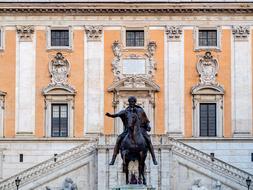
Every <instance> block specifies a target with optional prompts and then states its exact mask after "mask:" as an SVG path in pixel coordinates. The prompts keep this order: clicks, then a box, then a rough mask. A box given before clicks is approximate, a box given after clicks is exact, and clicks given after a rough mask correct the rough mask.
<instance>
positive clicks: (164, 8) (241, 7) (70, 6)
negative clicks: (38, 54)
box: [0, 2, 253, 16]
mask: <svg viewBox="0 0 253 190" xmlns="http://www.w3.org/2000/svg"><path fill="white" fill-rule="evenodd" d="M200 13H203V14H221V15H227V14H228V15H235V14H243V15H251V14H252V13H253V3H248V2H247V3H243V2H241V3H225V2H224V3H211V2H209V3H208V2H205V3H196V2H195V3H186V2H185V3H183V2H182V3H178V2H177V3H175V2H174V3H173V2H168V3H164V2H163V3H154V2H153V3H135V4H134V7H133V4H132V3H87V2H83V3H80V2H79V3H78V2H76V3H70V2H68V3H67V2H65V3H64V2H61V3H60V2H57V3H32V2H31V3H0V15H11V16H12V15H14V14H19V15H34V14H39V15H41V14H42V15H48V14H54V15H57V14H60V15H62V14H63V15H101V14H102V15H106V14H107V15H108V14H110V15H111V14H113V15H115V14H117V15H119V14H120V15H122V14H149V15H150V14H156V15H175V14H185V15H188V16H189V14H193V15H198V14H200Z"/></svg>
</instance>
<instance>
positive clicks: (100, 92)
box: [84, 26, 104, 134]
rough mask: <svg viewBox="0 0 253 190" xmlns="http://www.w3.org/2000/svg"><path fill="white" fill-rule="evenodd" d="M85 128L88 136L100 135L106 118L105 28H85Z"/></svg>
mask: <svg viewBox="0 0 253 190" xmlns="http://www.w3.org/2000/svg"><path fill="white" fill-rule="evenodd" d="M85 31H86V37H85V54H84V55H85V58H86V59H85V61H84V63H85V68H84V73H85V84H84V89H85V95H84V99H85V105H84V108H85V111H84V118H85V126H84V131H85V133H86V134H91V133H100V132H101V130H102V126H103V123H104V121H103V118H104V111H103V110H104V107H103V105H104V54H103V50H104V47H103V44H104V42H103V41H104V40H103V27H102V26H85Z"/></svg>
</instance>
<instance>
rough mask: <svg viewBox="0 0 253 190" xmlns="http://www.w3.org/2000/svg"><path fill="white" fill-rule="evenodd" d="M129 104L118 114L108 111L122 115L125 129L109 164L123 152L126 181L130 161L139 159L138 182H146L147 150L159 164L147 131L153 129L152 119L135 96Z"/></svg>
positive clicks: (118, 139)
mask: <svg viewBox="0 0 253 190" xmlns="http://www.w3.org/2000/svg"><path fill="white" fill-rule="evenodd" d="M128 102H129V106H128V107H127V108H126V109H124V110H121V111H120V112H118V113H116V114H110V113H108V112H107V113H106V116H108V117H112V118H116V117H120V118H121V120H122V122H123V125H124V131H123V132H122V133H121V134H120V135H119V136H118V138H117V141H116V144H115V147H114V152H113V156H112V160H111V161H110V163H109V165H113V164H114V162H115V159H116V157H117V154H118V153H119V151H120V152H121V157H122V159H123V167H124V171H125V172H126V183H129V182H128V168H127V166H128V163H129V162H130V161H134V160H138V163H139V170H140V171H139V179H138V183H143V184H146V180H145V177H144V166H145V159H146V156H147V151H148V150H149V151H150V153H151V156H152V160H153V163H154V165H157V161H156V157H155V153H154V148H153V145H152V142H151V139H150V136H149V135H148V133H147V132H149V131H150V130H151V127H150V125H149V123H150V121H149V120H148V117H147V115H146V113H145V111H144V109H143V108H142V107H140V106H138V105H136V102H137V99H136V97H134V96H130V97H129V98H128ZM140 175H143V182H141V179H140V178H141V177H140Z"/></svg>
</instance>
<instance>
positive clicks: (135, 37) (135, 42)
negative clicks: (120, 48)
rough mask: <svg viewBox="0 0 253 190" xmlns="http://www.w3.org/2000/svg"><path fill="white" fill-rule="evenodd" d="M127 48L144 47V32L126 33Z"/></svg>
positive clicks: (130, 31) (132, 31) (133, 31)
mask: <svg viewBox="0 0 253 190" xmlns="http://www.w3.org/2000/svg"><path fill="white" fill-rule="evenodd" d="M126 46H127V47H143V46H144V31H143V30H127V31H126Z"/></svg>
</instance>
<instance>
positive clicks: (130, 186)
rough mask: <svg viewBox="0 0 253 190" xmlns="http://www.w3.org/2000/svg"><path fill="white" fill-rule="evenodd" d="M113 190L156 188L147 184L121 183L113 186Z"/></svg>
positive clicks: (151, 189)
mask: <svg viewBox="0 0 253 190" xmlns="http://www.w3.org/2000/svg"><path fill="white" fill-rule="evenodd" d="M112 190H155V188H153V187H150V186H149V187H147V186H145V185H120V186H116V187H113V188H112Z"/></svg>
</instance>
